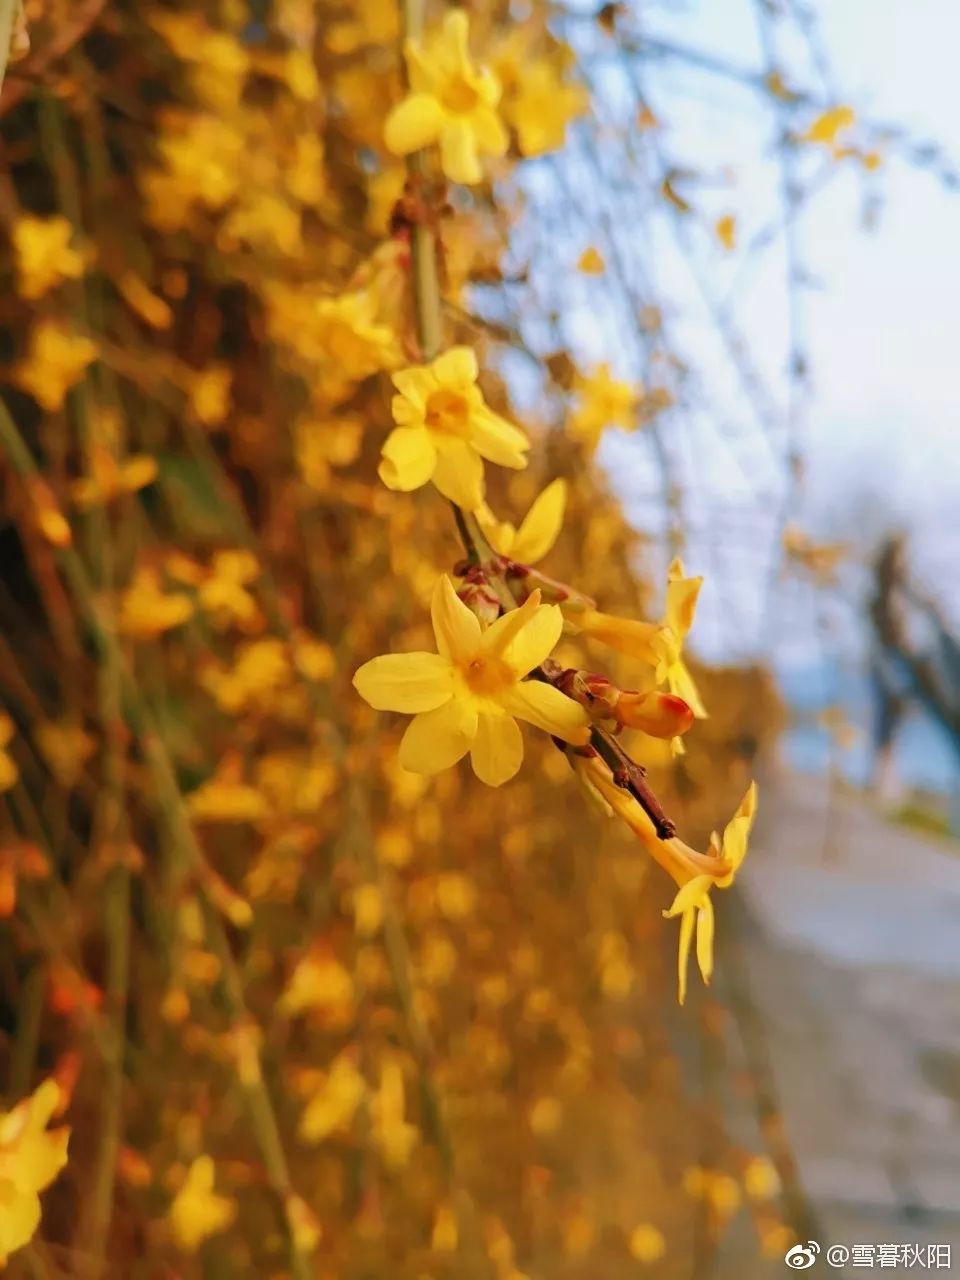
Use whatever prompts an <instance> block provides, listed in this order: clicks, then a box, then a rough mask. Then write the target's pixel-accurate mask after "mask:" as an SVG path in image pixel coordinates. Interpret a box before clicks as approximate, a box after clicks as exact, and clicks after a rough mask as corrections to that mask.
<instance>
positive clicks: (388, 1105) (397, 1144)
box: [370, 1055, 420, 1169]
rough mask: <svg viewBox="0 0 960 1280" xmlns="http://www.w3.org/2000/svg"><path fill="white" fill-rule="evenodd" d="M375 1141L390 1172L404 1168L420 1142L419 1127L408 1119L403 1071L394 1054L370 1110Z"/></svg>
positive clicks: (385, 1069)
mask: <svg viewBox="0 0 960 1280" xmlns="http://www.w3.org/2000/svg"><path fill="white" fill-rule="evenodd" d="M370 1113H371V1121H372V1127H373V1138H374V1141H375V1142H376V1144H377V1146H378V1147H379V1148H380V1152H381V1154H382V1156H383V1162H384V1164H385V1165H386V1166H387V1168H388V1169H402V1168H403V1166H404V1165H405V1164H406V1163H407V1161H408V1160H409V1159H410V1153H411V1151H412V1150H413V1148H414V1147H415V1146H416V1144H417V1142H418V1141H419V1139H420V1131H419V1130H418V1129H417V1127H416V1125H412V1124H410V1123H409V1122H408V1121H407V1120H406V1119H404V1090H403V1070H402V1068H401V1066H400V1063H399V1062H398V1061H397V1059H396V1058H395V1057H393V1056H392V1055H391V1056H390V1057H388V1058H387V1059H386V1060H385V1062H384V1063H383V1065H382V1066H381V1068H380V1087H379V1088H378V1090H377V1092H376V1094H375V1096H374V1098H373V1102H372V1104H371V1108H370Z"/></svg>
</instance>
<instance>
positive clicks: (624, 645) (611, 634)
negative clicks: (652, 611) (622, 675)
mask: <svg viewBox="0 0 960 1280" xmlns="http://www.w3.org/2000/svg"><path fill="white" fill-rule="evenodd" d="M572 621H573V622H574V623H575V625H576V627H577V629H578V630H579V631H582V632H585V633H586V634H587V635H588V636H592V637H593V639H594V640H599V641H600V643H601V644H607V645H609V646H610V648H611V649H616V650H617V651H618V652H619V653H625V654H627V655H628V656H629V657H631V658H637V659H639V660H640V661H641V662H646V663H649V665H650V666H652V667H656V666H658V665H659V664H660V663H661V662H662V660H663V651H664V648H665V646H666V644H667V643H668V638H669V632H668V630H667V628H666V627H663V626H661V625H660V623H658V622H640V621H638V620H637V619H634V618H618V617H616V616H615V615H614V614H611V613H599V612H598V611H597V610H596V609H587V610H585V611H584V612H583V613H579V614H577V615H576V617H575V618H574V619H572Z"/></svg>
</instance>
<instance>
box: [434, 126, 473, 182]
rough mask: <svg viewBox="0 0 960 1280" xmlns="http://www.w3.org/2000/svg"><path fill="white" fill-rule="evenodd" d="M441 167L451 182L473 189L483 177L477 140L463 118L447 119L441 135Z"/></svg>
mask: <svg viewBox="0 0 960 1280" xmlns="http://www.w3.org/2000/svg"><path fill="white" fill-rule="evenodd" d="M440 165H441V168H442V169H443V172H444V173H445V174H446V175H447V177H448V178H449V179H450V181H451V182H462V183H463V184H464V186H467V187H471V186H474V185H475V184H476V183H478V182H479V181H480V180H481V179H482V177H483V170H482V169H481V168H480V160H479V158H478V156H477V139H476V135H475V134H474V132H473V130H472V129H471V128H470V125H469V123H468V121H467V120H465V119H464V118H463V117H453V118H450V117H447V119H446V120H445V122H444V125H443V130H442V132H441V134H440Z"/></svg>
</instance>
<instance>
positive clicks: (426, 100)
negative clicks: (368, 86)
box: [384, 9, 509, 184]
mask: <svg viewBox="0 0 960 1280" xmlns="http://www.w3.org/2000/svg"><path fill="white" fill-rule="evenodd" d="M468 36H469V20H468V18H467V15H466V13H465V12H464V11H463V10H462V9H452V10H449V11H448V12H447V14H446V16H445V17H444V20H443V26H442V28H441V29H440V30H439V31H435V32H433V33H432V34H431V35H430V36H428V38H427V39H426V40H425V41H424V42H423V44H420V43H418V42H417V41H413V40H408V41H407V42H406V44H405V45H404V53H405V54H406V59H407V68H408V71H409V74H410V93H409V94H408V95H407V97H406V98H404V100H403V102H401V103H400V104H399V105H398V106H396V107H394V109H393V111H391V113H390V115H389V116H388V117H387V122H386V125H385V127H384V141H385V143H386V146H387V150H388V151H391V152H393V154H394V155H398V156H405V155H409V154H410V153H411V152H412V151H419V150H420V149H421V148H422V147H427V146H430V145H431V144H432V143H435V142H439V144H440V164H441V167H442V168H443V172H444V173H445V174H446V176H447V177H448V178H449V179H450V181H451V182H463V183H466V184H473V183H477V182H479V181H480V180H481V178H482V177H483V171H482V169H481V167H480V154H481V153H484V154H487V155H493V156H502V155H503V154H504V153H505V152H506V149H507V143H508V141H509V139H508V138H507V131H506V129H505V128H504V125H503V122H502V120H501V119H500V117H499V115H498V114H497V112H496V106H497V103H498V102H499V100H500V84H499V81H498V80H497V78H496V76H495V75H494V74H493V72H492V71H490V70H488V69H487V68H485V67H476V66H475V65H474V63H473V61H472V60H471V57H470V51H469V48H468V44H467V41H468Z"/></svg>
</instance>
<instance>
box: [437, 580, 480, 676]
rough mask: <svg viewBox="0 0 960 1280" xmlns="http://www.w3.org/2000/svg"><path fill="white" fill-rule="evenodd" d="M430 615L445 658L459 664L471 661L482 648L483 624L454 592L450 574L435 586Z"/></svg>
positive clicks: (440, 650) (438, 647)
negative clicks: (481, 628)
mask: <svg viewBox="0 0 960 1280" xmlns="http://www.w3.org/2000/svg"><path fill="white" fill-rule="evenodd" d="M430 617H431V619H432V621H433V634H434V636H435V637H436V640H437V649H438V650H439V652H440V653H442V654H443V656H444V658H445V659H448V660H450V661H453V662H456V663H463V662H469V661H470V659H471V658H473V657H474V656H475V654H476V653H477V651H478V649H479V648H480V647H481V633H480V623H479V621H478V619H477V616H476V614H475V613H471V611H470V610H469V609H468V608H467V606H466V605H465V604H464V603H463V601H462V600H461V599H460V597H459V596H458V595H457V593H456V591H454V589H453V583H452V582H451V581H450V579H449V578H448V577H447V575H446V574H444V575H443V576H442V577H441V578H438V580H437V584H436V586H435V587H434V588H433V599H432V600H431V601H430Z"/></svg>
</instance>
